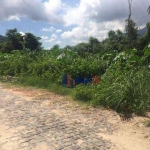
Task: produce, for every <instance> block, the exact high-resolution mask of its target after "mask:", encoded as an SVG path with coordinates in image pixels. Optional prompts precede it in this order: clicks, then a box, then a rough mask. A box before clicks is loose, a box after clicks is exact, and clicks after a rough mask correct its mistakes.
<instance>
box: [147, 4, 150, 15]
mask: <svg viewBox="0 0 150 150" xmlns="http://www.w3.org/2000/svg"><path fill="white" fill-rule="evenodd" d="M147 12H148V14H150V6H149V7H148V9H147Z"/></svg>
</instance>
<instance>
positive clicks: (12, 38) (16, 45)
mask: <svg viewBox="0 0 150 150" xmlns="http://www.w3.org/2000/svg"><path fill="white" fill-rule="evenodd" d="M6 38H7V42H8V43H10V44H12V48H13V49H12V50H21V49H22V48H23V46H22V42H23V39H22V36H21V34H20V33H18V31H17V29H16V28H14V29H9V30H7V31H6Z"/></svg>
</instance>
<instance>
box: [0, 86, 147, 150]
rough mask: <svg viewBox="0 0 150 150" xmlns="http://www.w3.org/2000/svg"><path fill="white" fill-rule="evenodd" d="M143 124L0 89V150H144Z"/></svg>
mask: <svg viewBox="0 0 150 150" xmlns="http://www.w3.org/2000/svg"><path fill="white" fill-rule="evenodd" d="M144 120H146V118H137V117H135V118H134V119H133V120H132V121H131V122H121V121H120V118H119V116H118V115H117V114H116V113H115V112H112V111H108V110H102V109H95V108H86V107H83V106H80V105H78V104H75V103H73V102H72V101H69V100H66V98H65V97H63V96H59V95H54V94H52V93H50V92H48V91H45V90H37V89H33V88H16V87H11V88H10V87H9V88H8V87H6V86H5V85H3V84H0V150H109V149H110V150H113V149H114V150H149V148H150V129H149V128H146V127H144V125H143V124H142V122H143V121H144Z"/></svg>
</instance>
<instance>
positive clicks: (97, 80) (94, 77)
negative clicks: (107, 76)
mask: <svg viewBox="0 0 150 150" xmlns="http://www.w3.org/2000/svg"><path fill="white" fill-rule="evenodd" d="M98 83H100V77H99V76H93V77H92V84H98Z"/></svg>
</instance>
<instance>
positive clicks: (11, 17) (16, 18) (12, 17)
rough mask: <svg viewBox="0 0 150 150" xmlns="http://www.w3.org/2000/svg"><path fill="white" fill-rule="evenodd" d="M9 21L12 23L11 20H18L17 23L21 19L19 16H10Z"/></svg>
mask: <svg viewBox="0 0 150 150" xmlns="http://www.w3.org/2000/svg"><path fill="white" fill-rule="evenodd" d="M7 20H8V21H11V20H16V21H20V19H19V17H18V16H9V17H8V18H7Z"/></svg>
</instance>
